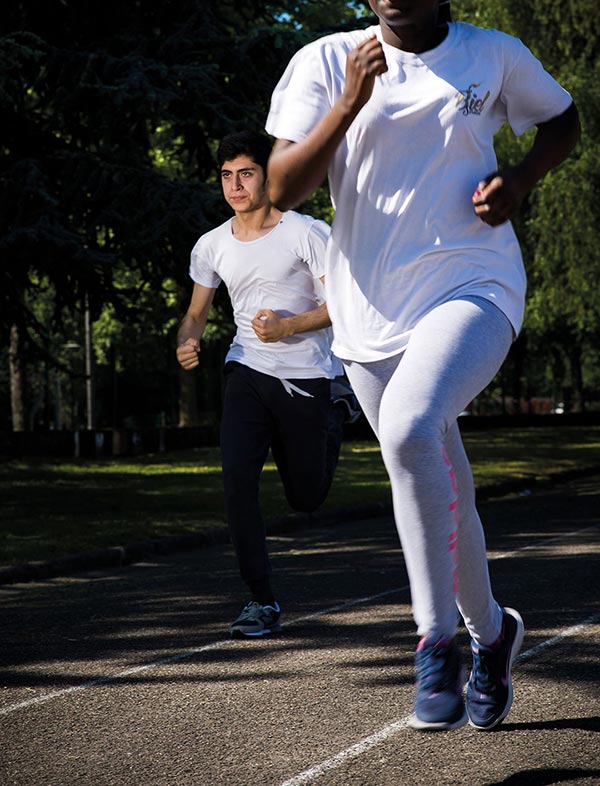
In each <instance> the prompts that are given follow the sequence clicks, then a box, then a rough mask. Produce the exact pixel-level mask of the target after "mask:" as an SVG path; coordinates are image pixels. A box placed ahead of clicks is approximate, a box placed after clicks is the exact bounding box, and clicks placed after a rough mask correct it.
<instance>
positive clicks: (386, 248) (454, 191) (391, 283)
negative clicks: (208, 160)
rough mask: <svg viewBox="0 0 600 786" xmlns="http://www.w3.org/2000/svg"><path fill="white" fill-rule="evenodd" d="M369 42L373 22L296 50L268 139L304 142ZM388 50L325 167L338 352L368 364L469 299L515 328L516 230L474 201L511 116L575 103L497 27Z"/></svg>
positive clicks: (546, 113)
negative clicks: (452, 302)
mask: <svg viewBox="0 0 600 786" xmlns="http://www.w3.org/2000/svg"><path fill="white" fill-rule="evenodd" d="M372 35H377V37H378V38H379V40H380V41H381V40H382V39H381V30H380V28H379V26H376V27H371V28H368V29H367V30H359V31H354V32H349V33H338V34H334V35H330V36H326V37H325V38H321V39H320V40H318V41H315V42H313V43H311V44H309V45H308V46H306V47H304V48H303V49H301V50H300V51H299V52H298V53H296V55H295V56H294V57H293V58H292V60H291V61H290V64H289V65H288V67H287V69H286V71H285V73H284V74H283V76H282V78H281V80H280V81H279V84H278V85H277V87H276V88H275V91H274V93H273V98H272V103H271V111H270V113H269V117H268V120H267V131H268V132H269V133H270V134H272V135H273V136H275V137H278V138H281V139H288V140H291V141H292V142H299V141H301V140H302V139H303V138H304V137H306V136H307V134H308V133H309V132H310V131H311V130H312V129H313V128H314V126H315V125H316V124H317V123H318V122H319V120H320V119H321V118H322V117H324V115H325V114H326V113H327V112H328V110H329V109H330V108H331V106H332V105H333V104H334V102H335V101H336V100H337V98H338V97H339V96H340V95H341V93H342V90H343V87H344V81H345V67H346V57H347V55H348V53H349V52H350V51H351V50H352V49H354V48H355V47H356V46H357V45H358V44H359V43H360V42H361V41H363V40H364V39H366V38H367V37H369V36H372ZM382 43H383V42H382ZM383 49H384V52H385V56H386V59H387V64H388V68H389V70H388V72H387V73H385V74H382V75H381V76H379V77H377V78H376V80H375V87H374V90H373V94H372V96H371V98H370V99H369V101H368V103H367V104H366V105H365V106H364V107H363V108H362V110H361V111H360V113H359V114H358V116H357V117H356V119H355V120H354V122H353V123H352V125H351V127H350V129H349V130H348V132H347V134H346V137H345V140H344V141H343V142H342V143H341V144H340V146H339V148H338V149H337V151H336V154H335V157H334V159H333V161H332V164H331V166H330V170H329V182H330V189H331V194H332V201H333V204H334V207H335V208H336V213H335V218H334V221H333V227H332V233H331V238H330V242H329V247H328V253H327V260H326V278H325V287H326V293H327V307H328V309H329V313H330V316H331V319H332V322H333V329H334V344H333V349H334V352H335V353H336V355H337V356H338V357H341V358H343V359H349V360H358V361H361V362H368V361H372V360H378V359H380V358H383V357H389V356H391V355H394V354H397V353H398V352H401V351H402V350H403V349H405V347H406V344H407V342H408V338H409V336H410V332H411V330H412V328H413V327H414V326H415V324H416V323H417V322H418V321H419V320H420V319H421V318H422V317H423V316H424V315H425V314H426V313H427V312H428V311H430V310H431V309H432V308H434V307H435V306H436V305H439V304H440V303H443V302H445V301H447V300H449V299H456V298H459V297H461V296H466V295H471V296H473V295H474V296H479V297H484V298H487V299H488V300H490V301H492V302H493V303H495V304H496V305H497V306H498V307H499V308H500V309H501V310H502V311H503V312H504V313H505V314H506V316H507V317H508V319H509V320H510V321H511V323H512V325H513V327H514V330H515V332H518V331H519V329H520V327H521V324H522V319H523V308H524V298H525V286H526V282H525V272H524V269H523V263H522V259H521V252H520V249H519V246H518V242H517V239H516V236H515V234H514V231H513V228H512V225H511V224H510V223H506V224H503V225H502V226H500V227H494V228H492V227H490V226H488V225H486V224H484V223H483V222H482V221H481V220H480V219H479V218H478V217H477V216H475V215H474V212H473V205H472V201H471V198H472V195H473V192H474V190H475V188H476V187H477V184H478V183H479V181H480V180H482V179H483V178H485V177H486V176H487V175H489V174H491V173H492V172H494V171H495V170H496V169H497V162H496V156H495V153H494V148H493V137H494V134H495V133H496V131H498V129H499V128H500V127H501V126H502V125H503V124H504V123H505V122H508V123H510V125H511V127H512V129H513V131H514V132H515V133H516V134H522V133H523V132H524V131H525V130H527V129H528V128H530V127H532V126H534V125H535V124H537V123H541V122H544V121H547V120H550V119H551V118H552V117H555V116H557V115H559V114H561V113H562V112H563V111H565V110H566V109H567V108H568V106H569V105H570V103H571V98H570V96H569V94H568V93H567V92H566V91H565V90H563V88H562V87H561V86H560V85H559V84H558V83H557V82H556V81H555V80H554V79H553V78H552V77H551V76H550V75H549V74H548V73H547V72H546V71H545V70H544V69H543V67H542V65H541V64H540V62H539V61H538V60H536V59H535V58H534V56H533V55H532V54H531V52H530V51H529V50H528V49H527V48H526V47H525V46H524V44H522V43H521V42H520V41H519V40H518V39H516V38H513V37H511V36H508V35H506V34H504V33H501V32H499V31H497V30H484V29H481V28H477V27H473V26H472V25H467V24H462V23H452V24H450V25H449V31H448V35H447V36H446V38H445V40H444V41H443V42H442V43H441V44H440V45H439V46H437V47H436V48H435V49H432V50H430V51H428V52H422V53H421V54H413V53H410V52H404V51H401V50H399V49H396V48H394V47H392V46H389V45H387V44H383Z"/></svg>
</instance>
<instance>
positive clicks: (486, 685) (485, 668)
mask: <svg viewBox="0 0 600 786" xmlns="http://www.w3.org/2000/svg"><path fill="white" fill-rule="evenodd" d="M473 655H474V658H473V677H472V683H473V685H474V686H475V689H476V690H477V691H478V692H479V693H484V694H490V693H493V692H494V690H495V689H496V688H497V687H498V679H497V676H496V674H495V672H496V671H497V667H498V664H497V662H496V661H497V655H498V653H497V652H495V651H494V650H489V651H488V650H483V652H482V648H479V649H478V650H477V651H475V650H474V651H473Z"/></svg>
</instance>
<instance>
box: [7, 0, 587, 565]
mask: <svg viewBox="0 0 600 786" xmlns="http://www.w3.org/2000/svg"><path fill="white" fill-rule="evenodd" d="M453 14H454V18H455V19H460V20H464V21H469V22H474V23H476V24H480V25H482V26H487V27H498V28H500V29H503V30H506V31H507V32H510V33H513V34H515V35H518V36H519V37H520V38H522V39H523V40H524V41H525V43H526V44H527V45H528V46H529V47H530V48H531V49H532V50H533V51H534V53H535V54H536V55H538V56H539V57H540V58H541V59H542V60H543V62H544V63H545V65H546V67H547V68H548V69H549V70H550V71H551V72H552V73H553V74H554V75H555V76H556V77H557V78H558V79H559V81H560V82H561V83H562V84H563V85H564V86H565V87H566V88H567V89H568V90H569V91H570V92H571V93H572V94H573V96H574V98H575V100H576V102H577V104H578V107H579V111H580V114H581V120H582V126H583V137H582V141H581V143H580V144H579V146H578V148H577V149H576V151H575V152H574V153H573V154H572V155H571V157H570V158H569V160H568V161H567V162H565V163H564V164H563V165H562V166H561V167H559V168H558V169H557V170H556V171H554V172H552V173H550V174H549V175H548V176H547V177H546V178H545V179H544V181H543V182H542V183H540V184H539V185H538V186H537V188H536V189H535V191H534V192H533V193H532V195H531V196H530V198H529V199H528V201H527V202H526V204H525V205H524V206H523V209H522V211H521V213H520V215H519V217H518V219H517V220H516V222H515V226H516V230H517V232H518V234H519V237H520V240H521V244H522V247H523V253H524V258H525V264H526V267H527V270H528V274H529V291H528V300H527V311H526V319H525V327H524V330H523V332H522V334H521V335H520V337H519V339H518V340H517V341H516V342H515V344H514V346H513V348H512V350H511V353H510V356H509V358H508V359H507V361H506V363H505V364H504V366H503V368H502V370H501V371H500V373H499V374H498V376H497V378H496V379H495V380H494V381H493V382H492V384H491V385H490V386H489V387H488V388H487V389H486V390H485V391H484V392H483V393H482V394H481V395H480V396H479V397H478V398H477V400H476V401H474V402H473V403H472V405H471V406H470V407H469V412H470V415H469V416H467V415H465V417H462V418H460V422H461V427H462V430H463V432H464V435H465V443H466V445H467V450H468V452H469V456H470V458H471V461H472V464H473V469H474V474H475V479H476V481H477V483H478V487H479V493H480V495H481V494H482V493H502V490H504V491H506V490H508V489H509V488H510V489H512V490H513V491H514V490H520V492H521V493H529V492H530V491H531V489H532V488H535V486H536V484H539V483H544V482H551V481H552V478H554V477H556V476H557V475H564V473H565V472H568V473H573V472H590V471H595V470H597V468H598V466H600V461H599V458H598V457H599V456H600V450H599V447H600V362H599V361H600V341H599V338H600V335H599V334H600V289H599V287H598V281H599V280H600V250H599V247H598V242H597V226H598V223H599V222H598V219H599V213H600V200H598V199H597V193H598V191H599V190H600V189H599V184H600V155H599V151H598V141H599V140H600V133H599V128H598V126H599V115H598V110H597V107H598V105H600V101H599V98H600V96H599V92H600V78H599V77H600V67H599V62H598V52H599V42H600V35H599V33H600V29H599V27H600V24H599V15H598V13H597V8H596V0H571V1H570V2H569V3H560V4H557V3H556V2H555V0H453ZM372 21H373V17H372V16H371V14H370V12H369V10H368V8H367V6H366V4H365V3H360V2H346V1H345V0H329V2H326V3H323V2H310V1H307V0H296V1H295V2H292V1H291V0H283V1H282V2H273V3H270V2H263V1H262V0H260V1H259V0H247V1H246V2H244V3H240V2H238V1H237V0H222V2H218V3H217V2H206V0H196V2H190V1H189V0H168V1H167V0H162V1H161V2H154V3H149V2H143V1H142V0H131V2H122V0H120V1H119V2H115V1H114V0H102V2H99V0H77V2H75V0H35V1H34V0H29V1H28V2H12V3H11V4H9V6H8V7H7V8H6V9H4V12H3V15H2V19H1V20H0V31H1V33H0V112H1V117H2V125H1V130H0V140H1V150H2V158H1V164H0V166H1V175H0V458H1V459H2V461H0V554H1V555H2V557H1V558H0V564H4V565H5V566H6V565H9V566H10V565H13V566H14V565H16V564H17V563H28V564H29V565H31V564H32V563H31V561H32V560H33V561H38V562H39V561H46V562H47V561H48V560H52V559H57V558H60V557H61V556H63V555H69V554H78V553H92V552H94V550H97V549H105V550H106V549H108V552H109V554H108V556H109V557H110V558H111V559H112V558H114V557H115V556H116V558H117V559H122V554H123V553H124V552H123V550H122V549H121V550H119V548H120V547H119V548H116V550H115V547H118V546H119V544H136V543H137V544H140V543H145V544H146V545H147V544H148V543H149V542H150V548H154V546H155V545H156V544H157V543H159V542H160V544H162V545H161V546H160V547H161V548H163V547H165V543H166V539H168V538H171V539H172V538H175V541H174V546H177V544H179V545H181V544H182V541H181V538H182V537H184V538H185V537H190V538H191V540H188V541H187V543H188V545H194V544H195V545H197V544H198V543H200V542H201V541H202V542H205V541H206V542H208V541H210V540H211V539H213V538H214V537H215V536H216V535H215V533H217V535H218V536H219V537H221V536H223V533H224V532H225V524H224V514H223V502H222V491H221V478H220V461H219V451H218V421H219V416H220V408H221V395H222V376H221V368H222V364H223V359H224V356H225V354H226V352H227V348H228V346H229V343H230V340H231V337H232V335H233V324H232V319H231V308H230V304H229V301H228V298H227V293H226V291H225V290H224V288H221V289H220V290H219V291H218V293H217V297H216V299H215V304H214V307H213V309H212V312H211V322H210V326H209V328H208V329H207V331H206V335H205V340H204V342H203V351H202V362H201V365H200V367H199V368H198V369H197V370H196V371H195V372H194V373H186V372H182V371H181V370H180V369H179V367H178V365H177V363H176V358H175V342H176V332H177V327H178V324H179V321H180V319H181V317H182V315H183V313H184V311H185V309H186V307H187V304H188V301H189V297H190V293H191V281H190V279H189V277H188V264H189V255H190V251H191V248H192V247H193V245H194V243H195V241H196V239H197V238H198V236H199V235H201V234H202V233H203V232H205V231H207V230H209V229H211V228H212V227H214V226H215V225H217V224H219V223H220V222H222V221H224V220H225V219H226V218H227V217H228V216H229V208H228V207H227V205H226V204H225V203H224V201H223V199H222V195H221V190H220V183H219V179H218V176H217V175H218V173H217V170H216V166H215V160H214V153H215V150H216V147H217V144H218V141H219V140H220V139H221V138H222V136H223V135H225V134H227V133H229V132H231V131H235V130H240V129H242V128H253V129H258V130H260V129H262V128H263V126H264V121H265V117H266V113H267V111H268V106H269V100H270V95H271V92H272V89H273V87H274V85H275V84H276V82H277V80H278V79H279V77H280V75H281V73H282V71H283V69H284V68H285V65H286V64H287V62H288V60H289V58H290V56H291V55H292V54H293V53H294V52H295V51H297V49H298V48H299V47H300V46H302V45H303V44H305V43H307V42H308V41H310V40H312V39H314V38H315V37H318V36H321V35H323V34H325V33H328V32H332V31H336V30H344V29H349V28H352V27H355V26H357V25H365V26H366V25H368V24H371V23H372ZM482 57H485V53H484V52H482ZM533 133H534V132H530V133H528V134H525V135H524V136H523V137H521V138H520V139H515V138H514V136H513V135H512V134H511V132H510V131H509V130H504V131H502V132H501V133H500V134H499V135H498V139H497V150H498V158H499V164H500V166H504V165H507V164H510V163H511V162H515V161H518V160H519V157H520V156H521V155H522V153H523V150H525V149H526V148H527V147H528V145H530V144H531V141H532V134H533ZM442 187H443V186H442ZM300 209H302V210H303V211H305V212H308V213H312V214H313V215H314V216H317V217H319V218H324V219H325V220H328V221H330V220H331V218H332V209H331V206H330V203H329V197H328V193H327V187H326V185H325V186H323V187H322V188H321V189H320V190H319V191H318V192H317V193H316V194H315V195H314V197H313V198H311V199H310V200H309V202H307V203H306V204H305V205H303V206H302V207H301V208H300ZM542 424H543V425H544V426H545V428H539V426H540V425H542ZM532 429H533V430H532ZM346 437H347V439H346V441H345V444H344V446H343V450H342V455H341V459H340V465H339V467H338V471H337V474H336V479H335V481H334V485H333V487H332V490H331V493H330V495H329V498H328V500H327V502H326V504H325V506H324V509H323V511H322V512H320V514H319V515H321V516H325V517H327V516H329V517H330V518H331V519H332V520H335V519H336V516H337V519H340V516H341V520H346V519H347V518H348V511H349V510H351V511H354V512H355V513H361V511H362V512H364V510H365V506H367V507H368V510H369V512H370V513H372V512H373V510H375V509H379V508H381V506H383V509H388V508H387V507H386V506H389V500H390V493H389V483H388V480H387V477H386V474H385V470H384V468H383V465H382V462H381V456H380V452H379V449H378V446H377V444H376V443H375V442H374V441H373V436H372V433H371V431H370V429H369V427H368V424H367V423H366V422H365V420H364V418H363V419H361V420H360V421H359V422H358V423H356V424H354V425H352V426H350V427H349V428H348V430H347V434H346ZM486 489H487V491H486ZM482 490H483V492H482ZM261 504H262V505H263V510H264V512H265V515H266V516H267V517H268V518H269V521H270V522H271V523H272V522H273V521H275V520H276V519H277V517H279V518H280V519H281V517H284V519H285V521H287V522H288V523H289V509H288V508H287V505H286V502H285V499H284V497H283V494H282V490H281V487H280V484H279V482H278V478H277V472H276V469H275V466H274V465H273V463H272V462H269V463H268V464H267V466H266V467H265V472H264V476H263V482H262V484H261ZM336 511H338V512H339V511H342V513H341V514H339V513H337V514H336ZM286 517H287V518H286ZM321 520H323V519H321ZM292 524H293V522H292ZM219 533H220V534H219ZM172 542H173V541H172ZM152 544H154V546H153V545H152ZM144 549H146V547H143V548H141V547H140V548H133V550H132V551H131V550H130V553H132V554H134V555H135V554H137V555H139V554H141V553H145V552H144ZM146 551H147V549H146ZM96 553H97V552H96ZM105 557H106V551H105V552H104V555H102V554H101V555H100V558H101V559H104V558H105ZM81 564H82V563H80V562H77V561H75V562H74V563H70V565H71V568H73V567H74V566H75V567H77V566H81ZM65 569H66V568H65V564H64V563H61V564H60V565H59V566H58V567H57V568H56V570H58V571H62V570H65ZM9 574H10V576H12V579H11V578H10V577H9ZM3 575H4V574H3ZM17 575H18V576H19V577H22V576H23V575H24V574H23V573H22V572H21V573H18V574H14V575H13V574H12V573H10V571H9V572H8V573H5V578H6V580H14V578H15V576H17ZM27 575H29V574H27ZM32 575H33V574H32Z"/></svg>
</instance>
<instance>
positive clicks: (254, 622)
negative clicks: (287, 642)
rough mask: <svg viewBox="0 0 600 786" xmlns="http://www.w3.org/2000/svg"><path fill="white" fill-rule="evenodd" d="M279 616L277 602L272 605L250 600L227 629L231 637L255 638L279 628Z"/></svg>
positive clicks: (279, 610)
mask: <svg viewBox="0 0 600 786" xmlns="http://www.w3.org/2000/svg"><path fill="white" fill-rule="evenodd" d="M280 617H281V609H280V608H279V605H278V604H277V603H275V605H274V606H261V605H260V603H257V602H256V601H255V600H251V601H250V602H249V603H247V604H246V605H245V606H244V608H243V610H242V613H241V614H240V616H239V617H238V618H237V619H236V621H235V622H234V623H233V625H232V626H231V628H230V629H229V633H230V635H231V638H232V639H245V638H255V637H257V636H266V635H268V634H269V633H277V632H278V631H280V630H281V625H280V624H279V618H280Z"/></svg>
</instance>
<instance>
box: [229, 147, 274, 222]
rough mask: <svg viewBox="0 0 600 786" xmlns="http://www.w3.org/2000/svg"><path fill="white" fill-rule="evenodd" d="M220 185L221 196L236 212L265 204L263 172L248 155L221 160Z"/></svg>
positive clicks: (243, 211) (265, 192) (244, 211)
mask: <svg viewBox="0 0 600 786" xmlns="http://www.w3.org/2000/svg"><path fill="white" fill-rule="evenodd" d="M221 186H222V188H223V196H224V197H225V199H226V201H227V203H228V204H229V206H230V207H231V208H233V210H235V212H236V213H247V212H250V211H251V210H257V209H258V208H261V207H264V206H265V205H266V204H267V201H268V200H267V190H266V183H265V174H264V172H263V169H262V167H261V166H259V165H258V164H257V163H256V162H255V161H253V160H252V159H251V158H250V156H238V157H237V158H234V159H233V160H231V161H224V162H223V166H222V167H221Z"/></svg>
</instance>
